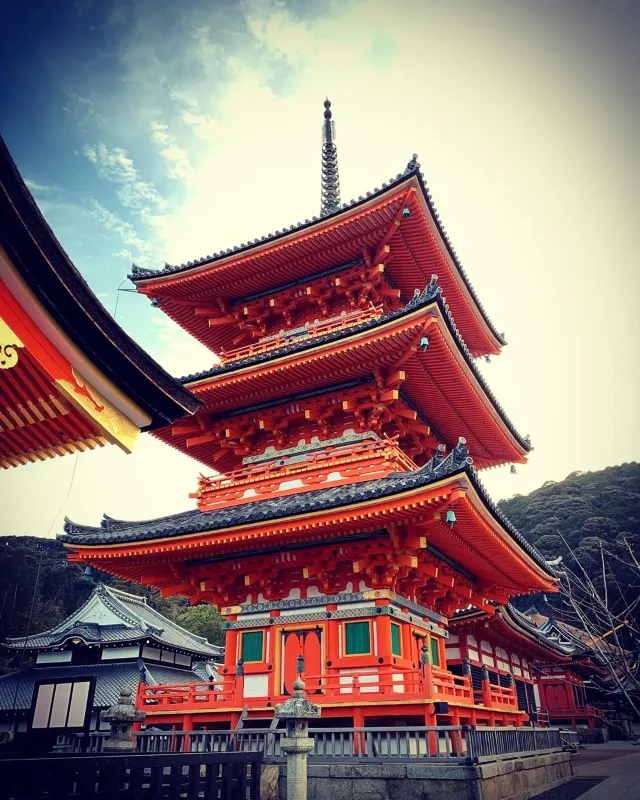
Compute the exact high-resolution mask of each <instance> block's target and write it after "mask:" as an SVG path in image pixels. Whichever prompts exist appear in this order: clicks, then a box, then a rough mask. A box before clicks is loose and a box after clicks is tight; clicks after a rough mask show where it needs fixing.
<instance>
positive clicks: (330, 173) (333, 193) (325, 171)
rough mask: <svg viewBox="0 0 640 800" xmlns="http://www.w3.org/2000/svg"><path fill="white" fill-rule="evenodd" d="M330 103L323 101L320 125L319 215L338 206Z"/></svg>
mask: <svg viewBox="0 0 640 800" xmlns="http://www.w3.org/2000/svg"><path fill="white" fill-rule="evenodd" d="M331 116H332V115H331V103H330V102H329V99H328V98H327V99H326V100H325V101H324V123H323V125H322V192H321V201H320V203H321V207H320V215H321V216H326V215H327V214H332V213H333V212H334V211H337V210H338V209H339V208H340V178H339V176H338V151H337V149H336V144H335V138H336V126H335V123H334V122H333V120H332V119H331Z"/></svg>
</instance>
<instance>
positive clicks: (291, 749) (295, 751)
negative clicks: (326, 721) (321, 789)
mask: <svg viewBox="0 0 640 800" xmlns="http://www.w3.org/2000/svg"><path fill="white" fill-rule="evenodd" d="M275 715H276V717H277V718H278V719H282V720H284V721H285V725H286V729H285V735H284V736H283V737H282V739H280V748H281V749H282V751H283V752H284V753H285V754H286V756H287V800H307V756H308V755H309V753H310V752H311V751H312V750H313V739H312V738H311V737H310V736H309V720H310V719H317V718H318V717H319V716H320V708H319V707H318V706H315V705H314V704H313V703H312V702H311V701H309V700H307V698H306V697H305V696H304V683H303V682H302V679H301V678H300V677H298V678H296V680H295V681H294V684H293V694H292V696H291V697H290V698H289V699H288V700H286V701H285V702H284V703H282V704H280V705H277V706H276V707H275Z"/></svg>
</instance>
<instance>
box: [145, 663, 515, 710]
mask: <svg viewBox="0 0 640 800" xmlns="http://www.w3.org/2000/svg"><path fill="white" fill-rule="evenodd" d="M304 679H305V681H306V682H307V685H310V686H315V687H318V688H317V689H316V691H315V692H314V693H313V701H314V702H316V703H318V704H320V705H321V704H322V703H323V702H329V701H335V699H337V698H343V699H344V700H345V703H348V702H350V700H353V698H354V697H360V696H363V697H364V696H367V695H372V694H375V695H378V696H379V695H385V694H386V695H398V694H402V696H403V699H414V698H415V699H421V700H423V699H425V698H429V699H430V700H433V699H437V700H443V701H445V702H450V703H453V704H455V703H456V702H459V703H463V704H471V703H475V704H482V705H484V706H486V707H487V708H492V709H496V710H501V711H514V712H517V711H518V704H517V698H516V694H515V690H514V689H513V687H500V686H492V685H490V684H489V685H487V684H488V681H484V682H483V689H482V691H480V692H474V690H473V687H472V685H471V680H470V678H469V677H467V676H462V677H461V676H458V675H453V674H452V673H450V672H448V671H447V670H445V669H441V668H439V667H433V666H431V665H425V666H424V667H421V668H419V669H409V670H403V669H399V668H395V667H393V668H389V669H388V670H387V671H380V672H354V673H350V674H345V673H339V672H334V673H331V674H327V673H322V674H319V675H304ZM270 699H271V700H272V701H276V702H282V701H283V700H285V699H286V697H285V696H276V697H271V698H270ZM245 703H246V700H245V698H244V679H243V677H242V676H240V677H236V676H234V675H224V676H222V677H221V678H220V679H219V680H218V681H216V682H215V683H214V682H211V683H206V682H202V683H197V684H181V685H162V686H147V685H145V684H140V686H139V688H138V696H137V703H136V705H137V707H138V708H140V709H142V710H143V711H146V712H147V713H151V714H153V713H162V712H163V711H167V710H169V709H171V710H174V711H175V710H176V709H175V706H176V705H179V706H182V709H183V710H184V711H185V712H187V711H190V710H193V711H198V710H203V707H210V706H217V707H220V706H236V707H240V706H243V705H244V704H245Z"/></svg>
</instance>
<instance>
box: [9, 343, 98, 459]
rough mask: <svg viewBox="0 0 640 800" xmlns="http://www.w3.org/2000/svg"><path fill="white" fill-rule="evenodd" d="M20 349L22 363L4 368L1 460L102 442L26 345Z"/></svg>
mask: <svg viewBox="0 0 640 800" xmlns="http://www.w3.org/2000/svg"><path fill="white" fill-rule="evenodd" d="M17 352H18V363H17V364H16V365H15V366H14V367H12V368H11V369H7V370H3V371H2V372H0V415H1V416H0V461H1V462H3V463H4V462H5V461H11V460H12V459H13V458H14V457H16V456H25V457H27V458H28V460H30V461H34V460H39V459H40V458H48V457H52V456H55V455H65V454H66V453H71V452H74V451H75V450H76V449H87V447H89V448H90V447H92V446H97V445H99V444H100V442H98V441H97V440H98V439H99V438H101V437H102V433H101V432H100V431H99V430H98V428H97V427H96V426H95V425H94V424H92V423H91V422H90V421H89V420H88V419H86V418H85V417H84V416H83V415H82V414H81V413H80V412H79V411H78V410H76V408H75V407H74V406H72V405H71V403H69V401H68V400H66V399H65V398H64V397H63V396H62V395H61V394H60V392H59V391H58V389H57V387H56V386H55V384H54V383H53V382H52V381H51V379H50V378H49V376H48V374H47V372H46V371H45V370H44V369H43V368H42V367H41V366H40V365H39V364H38V363H37V361H36V360H35V359H34V357H33V356H32V355H31V354H30V353H29V351H28V350H27V349H26V347H24V348H20V349H19V350H18V351H17ZM54 400H55V401H57V403H58V404H60V405H62V407H63V410H62V411H60V410H59V408H58V407H57V406H56V403H54ZM65 412H66V413H65ZM2 417H4V419H2ZM91 440H93V441H91ZM83 442H84V443H86V446H85V447H82V444H79V443H83ZM71 445H73V446H71ZM40 451H45V452H44V453H41V454H39V452H40Z"/></svg>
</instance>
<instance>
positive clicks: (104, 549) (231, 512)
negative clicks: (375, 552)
mask: <svg viewBox="0 0 640 800" xmlns="http://www.w3.org/2000/svg"><path fill="white" fill-rule="evenodd" d="M470 462H471V459H470V458H469V457H468V450H467V449H466V447H464V446H463V445H462V444H460V445H459V446H458V447H456V448H455V449H454V450H453V451H452V452H451V453H450V454H449V455H448V456H447V457H446V458H443V457H441V456H436V457H434V458H433V459H431V461H429V462H428V463H427V464H426V465H425V466H424V467H421V468H420V469H417V470H414V471H412V472H403V473H394V474H391V475H389V476H387V477H386V478H380V479H377V480H371V481H364V482H362V483H357V484H352V485H348V484H347V485H344V484H343V485H340V486H336V487H334V488H330V489H321V490H316V491H312V492H305V493H301V494H296V495H284V496H280V497H276V498H272V499H266V500H256V501H253V502H250V503H246V504H243V505H238V506H230V507H225V508H221V509H216V510H214V511H208V512H207V511H204V512H201V511H197V510H194V511H187V512H183V513H181V514H176V515H172V516H169V517H162V518H159V519H154V520H146V521H141V522H126V521H120V520H113V519H111V518H105V519H104V520H103V522H102V524H101V526H100V527H93V526H84V525H78V524H76V523H74V522H72V521H70V520H66V521H65V532H64V534H61V535H60V536H59V538H60V539H61V541H62V542H64V543H65V545H66V546H68V547H69V548H71V549H72V550H74V551H75V555H74V560H88V561H91V563H93V564H94V565H96V566H97V567H98V568H99V569H104V570H105V571H107V572H113V574H118V571H119V570H118V567H117V562H118V560H119V559H126V558H129V557H134V558H135V557H138V556H139V557H142V558H144V559H145V562H146V563H149V556H150V555H152V554H153V553H156V554H157V555H156V557H158V558H161V559H162V558H164V557H166V556H168V555H172V556H173V557H175V555H176V553H177V554H178V556H180V553H179V552H178V551H180V550H182V551H183V552H182V556H181V557H182V558H189V559H193V558H195V557H196V556H199V557H205V556H208V555H209V554H211V553H213V552H215V553H216V554H219V555H222V554H224V553H233V552H238V550H239V549H240V550H242V551H244V552H250V550H251V548H253V549H255V548H256V547H257V546H258V545H259V546H261V547H265V546H268V545H272V546H284V544H285V543H286V542H287V541H290V542H293V541H294V539H295V540H296V541H306V540H307V539H309V538H310V539H313V538H314V537H315V538H316V539H317V538H318V537H319V536H321V535H322V534H321V533H319V531H320V529H321V528H322V529H325V530H327V531H328V532H329V534H330V535H335V536H339V535H345V534H347V535H348V534H349V533H350V532H353V531H356V530H358V529H360V530H362V525H363V524H364V525H365V529H367V530H372V529H373V528H372V526H374V527H375V526H376V525H378V527H379V526H380V524H382V525H384V524H392V523H393V522H394V520H396V521H398V520H401V519H403V518H404V519H412V518H414V517H415V518H416V520H418V518H419V519H420V520H422V519H426V517H423V516H422V513H423V512H421V508H422V507H423V506H424V509H425V510H426V508H427V507H430V508H431V509H433V505H430V504H433V503H434V502H435V501H439V502H440V505H442V504H443V503H444V504H445V507H446V504H447V503H448V504H449V507H451V503H452V502H454V501H458V500H460V498H462V497H463V496H464V498H465V501H464V503H463V504H461V505H459V506H458V505H455V506H454V507H455V508H457V509H458V510H457V511H456V514H457V516H458V522H456V529H455V530H453V529H451V528H449V527H448V526H446V525H444V524H441V523H437V525H435V530H434V536H433V541H432V540H431V538H430V539H429V541H430V542H431V541H432V544H433V546H435V547H436V548H437V549H438V550H439V551H440V552H442V553H443V554H444V555H445V556H447V557H448V558H452V559H453V560H454V561H456V562H458V563H462V565H463V566H464V567H465V569H467V570H468V571H469V572H470V573H472V574H474V575H480V576H481V577H482V579H483V580H486V581H489V582H493V583H496V582H500V583H501V585H503V586H505V587H507V588H508V590H509V592H510V593H511V594H523V593H527V592H530V591H537V590H553V588H554V585H555V576H554V573H553V571H552V570H551V568H550V567H549V566H548V565H547V563H546V561H545V559H544V557H543V556H542V555H541V554H540V553H539V552H538V551H537V550H536V549H535V548H534V547H533V546H532V545H530V544H529V543H528V542H527V541H526V540H525V539H524V537H523V536H522V535H521V534H520V533H519V532H518V531H517V530H516V528H515V527H514V526H513V525H512V524H511V523H510V522H509V521H508V520H507V519H506V518H505V517H504V515H503V514H502V513H501V512H500V511H499V510H498V509H497V507H496V506H495V505H494V504H493V502H492V501H491V500H490V498H489V497H488V495H487V494H486V492H485V490H484V488H483V487H482V484H481V483H480V481H479V479H478V477H477V475H476V473H475V470H474V469H473V467H472V466H471V463H470ZM427 516H428V515H427ZM378 517H379V519H378ZM438 518H439V517H438ZM430 519H432V520H433V519H434V514H433V511H432V513H431V516H430ZM311 528H313V529H315V530H314V533H313V534H310V533H309V531H310V530H311ZM343 529H344V530H343ZM430 530H431V529H430ZM289 531H292V532H294V533H293V534H292V535H291V536H290V535H289ZM305 531H306V532H305ZM428 537H431V533H429V534H428ZM171 551H175V552H173V553H171ZM120 574H122V575H123V576H125V575H124V573H123V572H122V570H120ZM543 587H544V589H543Z"/></svg>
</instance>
